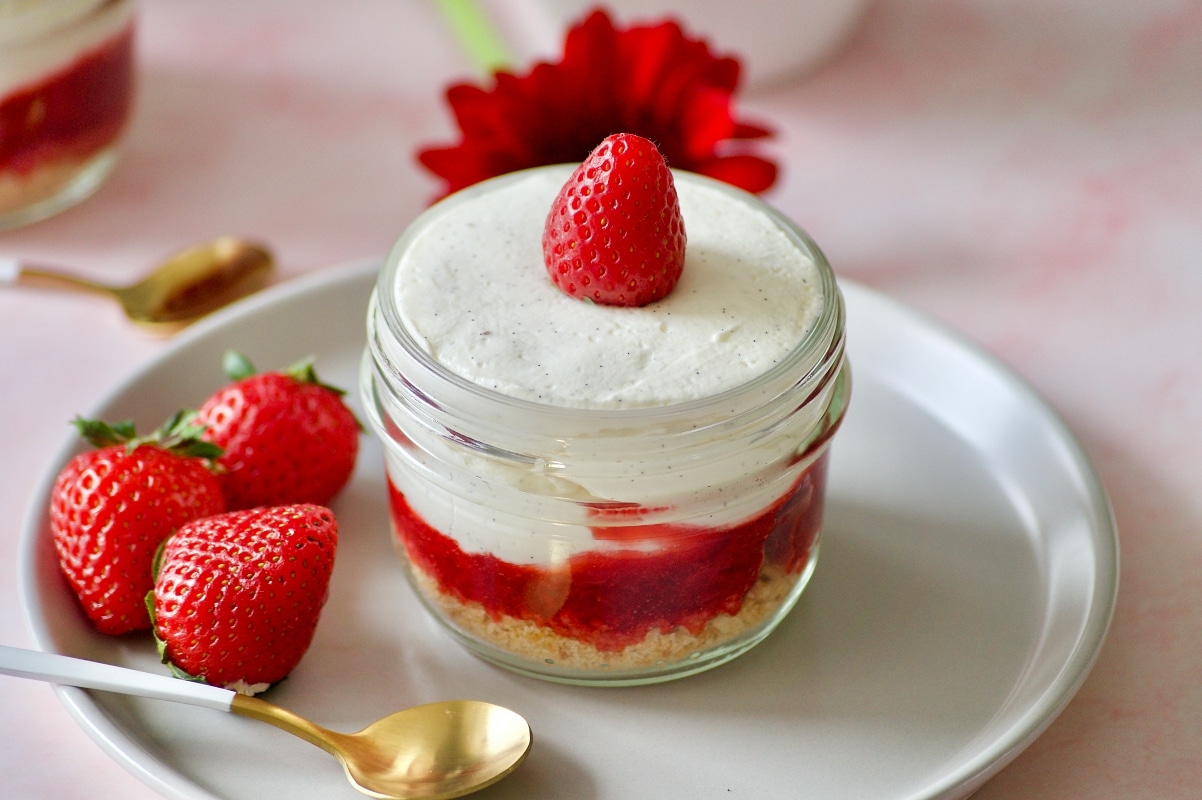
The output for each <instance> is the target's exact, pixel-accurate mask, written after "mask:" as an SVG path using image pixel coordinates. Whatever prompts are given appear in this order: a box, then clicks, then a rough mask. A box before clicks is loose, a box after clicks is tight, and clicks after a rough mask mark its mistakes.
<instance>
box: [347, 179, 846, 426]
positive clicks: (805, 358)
mask: <svg viewBox="0 0 1202 800" xmlns="http://www.w3.org/2000/svg"><path fill="white" fill-rule="evenodd" d="M547 169H560V170H565V179H566V177H567V174H568V171H570V170H571V169H574V166H573V165H553V166H550V167H534V168H531V169H526V170H520V171H517V172H513V173H508V174H505V175H501V176H498V177H494V178H490V179H488V180H485V181H482V182H480V183H478V184H475V185H473V186H470V187H468V188H466V189H462V190H460V191H459V192H456V193H455V194H453V195H450V196H448V197H446V198H444V199H442V200H440V201H439V202H437V203H435V204H434V205H432V206H431V207H430V208H428V209H426V210H425V211H424V212H423V213H422V214H420V215H419V216H418V217H417V218H416V219H415V220H414V221H413V222H412V223H410V225H409V226H408V227H407V228H406V230H405V231H404V232H403V233H402V235H401V236H400V238H399V239H397V241H396V243H395V244H394V245H393V247H392V248H391V250H390V251H389V253H388V256H387V258H386V259H385V262H384V266H383V268H382V269H381V270H380V274H379V277H378V279H377V283H376V287H375V290H374V292H373V295H372V303H371V304H372V308H373V313H371V314H370V315H369V321H371V320H374V317H375V316H376V314H375V313H374V311H376V310H378V312H379V314H380V315H381V316H382V317H383V321H384V323H385V329H386V330H385V331H380V330H379V328H378V327H377V326H375V325H374V324H372V325H371V327H372V328H373V330H371V331H370V332H369V337H368V339H369V342H368V344H369V347H370V348H371V349H372V353H373V356H374V357H375V358H376V361H377V364H379V363H380V362H381V361H383V362H385V363H384V365H385V366H387V367H388V368H389V371H390V372H392V373H393V377H397V378H401V377H404V379H405V380H406V382H408V383H411V384H414V385H416V386H417V387H419V388H420V387H421V386H422V385H424V383H425V382H424V381H423V380H421V378H427V379H430V380H433V381H434V382H436V383H437V384H439V385H442V386H445V387H446V388H449V389H451V390H452V391H455V392H457V393H463V394H464V395H465V396H469V397H474V398H480V399H486V400H487V402H488V403H490V404H492V405H493V407H496V408H498V409H499V410H502V411H503V412H504V413H505V414H513V415H519V416H525V415H537V416H538V417H539V418H540V419H541V421H542V422H543V423H546V422H554V420H556V419H560V420H564V421H567V420H578V419H580V417H581V416H582V415H583V416H587V418H588V419H590V420H592V421H594V422H597V423H599V424H602V425H606V426H611V425H612V426H620V427H626V426H628V425H637V426H643V425H655V424H656V423H657V422H660V421H666V420H669V419H672V420H677V419H679V418H680V417H681V416H694V415H700V416H704V415H706V414H707V413H710V412H713V411H717V410H722V411H723V416H724V417H726V418H730V417H731V416H732V408H733V409H735V411H734V415H738V414H739V413H740V412H743V411H746V410H749V407H748V402H747V400H746V398H748V397H749V396H751V397H763V398H764V401H765V402H768V401H770V400H771V399H772V398H774V397H776V396H778V395H779V394H781V393H782V392H785V391H788V390H789V389H791V388H793V387H794V386H796V385H797V384H799V383H804V382H806V381H809V380H811V379H814V378H816V377H820V375H821V374H823V373H827V372H829V371H830V366H831V365H834V364H838V363H839V362H840V361H841V358H842V351H843V343H844V335H843V327H844V318H845V313H846V311H845V307H844V303H843V298H842V295H841V293H840V292H839V289H838V284H837V282H836V279H835V276H834V272H833V270H832V269H831V267H830V264H829V262H828V261H827V259H826V256H825V254H823V252H822V250H821V249H820V248H819V247H818V245H817V244H816V243H815V242H814V240H813V239H812V238H810V236H809V234H807V233H806V232H805V231H804V230H803V229H802V228H801V227H800V226H798V225H797V224H796V223H795V222H793V221H792V220H790V219H789V218H788V217H786V216H784V214H782V213H781V212H780V211H778V210H777V209H776V208H774V207H772V206H771V205H769V204H768V203H766V202H764V201H763V200H761V199H760V198H758V197H756V196H755V195H753V194H750V193H749V192H746V191H744V190H742V189H739V188H737V187H734V186H732V185H730V184H727V183H723V182H721V181H718V180H715V179H713V178H709V177H707V176H703V175H698V174H696V173H685V172H683V171H681V170H674V171H673V172H674V174H676V175H678V176H680V175H682V174H683V175H688V179H689V180H694V181H698V182H701V183H702V184H705V185H708V186H711V187H713V188H716V189H718V190H720V191H722V192H726V193H730V194H733V195H736V196H738V197H740V198H741V199H742V200H744V201H746V202H749V203H751V204H753V205H754V206H756V207H757V208H758V209H759V210H761V211H762V212H763V213H765V214H766V215H768V216H769V218H771V219H772V220H773V222H774V223H775V224H776V225H778V226H779V228H780V230H781V231H782V232H783V233H784V234H785V235H786V236H787V237H788V238H789V239H790V240H791V241H792V242H793V243H794V244H796V245H797V246H798V247H799V248H800V249H801V250H802V251H803V252H804V253H806V254H807V255H808V256H809V257H810V258H811V259H812V260H813V262H814V264H815V266H816V267H817V273H818V278H819V286H820V288H821V292H822V297H823V307H822V310H821V312H820V314H819V315H818V318H817V319H816V320H815V321H814V324H813V325H812V326H811V327H810V328H809V330H808V331H806V333H805V335H804V336H803V337H802V338H801V340H800V341H799V342H798V343H797V344H796V345H795V346H794V347H793V348H792V349H791V350H790V351H789V352H788V353H787V354H786V356H785V357H783V358H781V359H780V360H779V361H778V362H777V363H776V364H774V365H773V366H771V367H770V368H768V369H767V370H765V371H764V372H762V373H760V374H759V375H756V376H754V377H752V378H750V379H748V380H747V381H744V382H742V383H739V384H737V385H735V386H732V387H729V388H727V389H724V390H722V391H719V392H716V393H714V394H711V395H707V396H704V397H699V398H694V399H690V400H686V401H682V402H678V403H668V404H663V405H654V406H641V407H633V408H629V407H624V408H592V407H587V408H586V407H576V406H561V405H553V404H549V403H542V402H539V401H536V400H530V399H527V398H521V397H514V396H512V395H508V394H505V393H503V392H500V391H498V390H495V389H492V388H489V387H486V386H482V385H480V384H478V383H476V382H474V381H472V380H471V379H469V378H466V377H464V376H462V375H459V374H458V373H455V372H453V371H452V370H450V369H448V368H447V367H445V366H444V365H443V364H441V363H440V362H439V361H438V360H437V359H435V358H434V357H433V356H431V355H430V354H429V353H428V352H427V351H426V350H425V348H423V347H421V346H420V345H419V344H418V341H417V340H416V338H415V337H414V336H413V335H412V334H411V333H410V332H409V330H408V328H407V327H406V325H405V324H404V322H403V320H402V318H401V314H400V311H399V309H398V307H397V302H396V296H395V292H394V291H392V287H393V286H394V284H395V281H396V277H397V272H398V270H399V267H400V263H401V260H402V256H403V254H404V253H405V252H406V250H407V248H408V247H409V245H410V243H411V241H412V240H413V239H414V238H415V237H416V236H418V235H420V233H421V231H422V230H423V229H424V228H425V227H426V226H427V224H428V223H429V222H430V221H431V220H433V219H435V218H437V217H439V216H441V215H443V214H445V213H447V212H448V209H449V208H452V207H454V205H458V204H459V203H462V202H465V201H468V200H470V199H472V198H474V197H476V196H478V195H480V194H483V193H486V192H489V191H492V190H494V189H496V188H497V187H498V186H502V185H505V184H507V183H511V182H516V181H520V180H522V179H523V178H525V177H527V176H528V175H529V174H530V173H533V172H538V171H544V170H547ZM382 335H386V336H388V337H389V338H390V339H391V340H392V341H393V342H394V343H395V344H398V345H400V347H401V350H402V352H403V353H404V354H405V356H406V357H407V358H409V359H411V360H412V362H413V365H414V366H416V367H418V368H419V369H420V370H421V371H422V372H423V373H424V374H423V375H422V376H412V375H403V373H402V371H401V370H399V369H397V368H396V367H395V365H390V364H388V359H387V357H386V355H385V353H384V352H383V350H382V347H381V344H382V343H381V342H379V341H378V337H379V336H382ZM799 373H800V377H799ZM815 373H818V375H815ZM759 405H761V403H759V402H754V403H752V404H751V405H750V408H755V407H758V406H759Z"/></svg>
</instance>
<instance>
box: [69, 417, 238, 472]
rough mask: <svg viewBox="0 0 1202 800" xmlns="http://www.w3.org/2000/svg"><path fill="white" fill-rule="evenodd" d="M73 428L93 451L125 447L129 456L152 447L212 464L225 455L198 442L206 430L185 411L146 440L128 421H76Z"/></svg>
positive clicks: (211, 446) (213, 447)
mask: <svg viewBox="0 0 1202 800" xmlns="http://www.w3.org/2000/svg"><path fill="white" fill-rule="evenodd" d="M72 424H73V425H74V426H75V428H76V430H78V431H79V435H80V436H82V437H83V438H84V439H85V440H87V442H88V443H89V444H91V445H92V446H93V447H112V446H114V445H122V444H123V445H125V449H126V452H129V453H132V452H133V451H134V450H137V449H138V448H139V447H141V446H142V445H153V446H155V447H159V448H162V449H163V450H168V451H170V452H172V453H175V454H176V455H181V456H188V457H191V458H199V459H203V460H205V461H214V460H216V459H218V458H220V457H221V454H222V453H223V452H224V451H223V450H222V449H221V447H219V446H218V445H215V444H213V443H212V442H207V441H205V440H204V439H202V438H201V436H202V435H203V434H204V432H205V426H204V425H201V424H199V423H198V422H197V421H196V412H195V411H193V410H191V409H184V410H180V411H177V412H175V413H174V414H173V415H172V416H171V418H170V419H168V420H167V421H166V422H164V423H163V424H162V425H161V426H159V428H158V429H156V430H155V431H154V432H153V433H151V434H149V435H147V436H138V434H137V429H136V428H135V426H134V423H133V422H132V421H130V420H126V421H123V422H114V423H109V422H105V421H103V420H98V419H84V418H83V417H76V418H75V419H74V420H72Z"/></svg>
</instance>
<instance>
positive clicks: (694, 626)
mask: <svg viewBox="0 0 1202 800" xmlns="http://www.w3.org/2000/svg"><path fill="white" fill-rule="evenodd" d="M825 483H826V457H825V456H823V457H822V458H820V459H819V460H818V461H816V462H815V463H814V464H813V466H811V467H810V468H809V469H808V470H807V471H806V472H805V473H803V474H802V476H801V477H800V478H799V479H798V481H797V483H796V484H795V485H794V486H793V488H792V489H791V490H790V491H789V492H787V493H786V494H785V495H784V496H783V497H782V498H781V499H780V500H778V501H776V502H775V503H773V504H772V505H771V506H770V507H768V508H767V509H765V510H764V511H763V512H762V513H760V514H759V515H757V516H756V517H754V518H752V519H750V520H747V521H746V522H743V523H741V524H739V525H735V526H733V527H728V528H722V529H714V530H704V529H700V528H696V527H689V526H684V525H649V526H639V527H637V528H635V529H633V531H636V532H637V538H638V539H639V540H640V541H642V542H646V541H648V540H651V541H654V542H656V543H657V545H659V546H658V547H656V548H655V549H652V550H643V549H639V550H636V549H630V550H608V549H606V550H591V551H586V552H583V553H579V554H577V555H574V556H572V557H571V558H570V559H569V560H568V562H567V564H566V566H559V567H556V568H554V569H552V568H548V567H542V566H534V565H528V564H512V563H509V562H506V561H502V560H501V559H499V558H497V557H496V556H493V555H490V554H487V553H466V552H464V551H463V550H462V549H461V548H460V547H459V545H458V544H456V543H455V541H454V540H453V539H451V538H450V537H448V536H445V535H444V534H442V533H441V532H439V531H437V530H435V529H434V528H432V527H431V526H429V525H427V524H426V522H425V521H424V520H422V519H421V518H420V517H419V516H418V515H417V514H416V513H415V512H414V511H413V509H412V508H411V507H410V506H409V503H408V502H407V501H406V500H405V497H404V495H403V494H402V493H401V492H400V491H399V490H398V489H397V488H396V487H395V486H394V485H393V484H392V483H391V481H390V482H389V499H390V502H391V507H392V519H393V523H394V525H395V527H396V531H397V534H398V536H399V537H400V540H401V542H402V543H403V544H404V546H405V551H406V552H407V553H408V555H409V558H410V559H411V560H412V561H413V563H414V565H415V566H417V567H418V568H420V569H421V570H422V571H424V572H426V573H427V574H429V575H430V576H431V577H433V578H435V579H436V580H437V581H438V584H439V586H441V587H442V590H443V591H444V592H447V593H449V594H450V595H452V596H453V597H455V598H457V599H458V600H459V601H460V602H464V603H467V602H475V603H479V604H480V605H482V606H483V607H484V609H485V610H486V611H487V612H488V614H489V616H491V617H492V618H493V619H500V618H501V617H503V616H510V617H516V618H518V619H523V620H528V621H532V622H535V623H537V624H540V625H543V626H546V627H548V628H550V629H551V630H552V631H554V632H555V633H557V634H559V635H560V636H566V637H570V638H572V639H577V640H580V641H584V642H587V643H589V644H591V645H592V646H594V647H596V648H597V649H598V650H601V651H606V652H618V651H621V650H623V649H624V648H626V647H628V646H630V645H633V644H637V643H638V642H641V641H642V640H643V639H644V637H646V635H647V633H648V632H650V631H652V630H659V631H661V632H663V633H669V632H671V631H672V630H674V629H676V628H678V627H681V628H684V629H685V630H688V631H689V632H690V633H692V634H694V635H696V634H698V633H700V632H701V629H702V628H703V627H704V626H705V624H706V623H707V622H708V621H709V620H711V619H713V618H714V617H716V616H718V615H719V614H731V615H733V614H737V613H738V612H739V609H740V608H741V606H742V604H743V598H744V597H745V596H746V595H747V592H748V590H750V589H751V587H752V586H753V585H754V584H755V581H756V579H757V578H758V577H759V574H760V570H761V568H762V567H763V566H764V564H765V563H771V564H776V565H778V566H779V567H781V568H783V569H784V570H785V571H786V572H788V573H792V574H797V573H800V572H801V570H802V569H803V568H804V567H805V565H806V563H807V561H808V560H809V555H810V551H811V549H812V548H813V546H814V542H815V540H816V539H817V536H818V531H819V529H820V528H821V526H822V511H823V498H824V496H825V491H824V488H825ZM593 532H594V536H595V537H596V538H597V539H614V538H617V537H615V534H617V535H620V538H621V539H625V540H629V539H630V538H631V534H632V529H631V528H621V527H597V528H594V529H593Z"/></svg>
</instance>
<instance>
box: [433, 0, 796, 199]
mask: <svg viewBox="0 0 1202 800" xmlns="http://www.w3.org/2000/svg"><path fill="white" fill-rule="evenodd" d="M739 72H740V65H739V62H738V61H737V60H736V59H734V58H726V57H718V56H715V55H714V54H713V53H711V52H710V49H709V45H708V44H707V43H706V42H705V41H703V40H700V39H690V38H689V37H687V36H686V35H685V34H684V32H683V31H682V30H681V27H680V25H679V24H678V23H676V22H675V21H673V20H670V19H669V20H665V21H663V22H659V23H656V24H651V25H638V26H633V27H630V28H627V29H625V30H618V29H616V28H615V27H614V25H613V22H612V21H611V20H610V18H609V17H608V16H607V15H606V14H605V13H604V12H603V11H594V12H593V13H591V14H589V15H588V16H586V17H585V18H584V19H583V20H582V21H581V22H580V23H578V24H577V25H575V26H573V27H572V28H571V29H570V30H569V31H568V32H567V35H566V37H565V39H564V52H563V58H562V59H561V60H560V61H559V62H558V63H542V64H537V65H535V66H534V67H533V68H532V69H531V70H530V72H529V73H528V74H527V75H524V76H518V75H513V74H510V73H505V72H498V73H497V74H496V75H495V76H494V80H495V83H494V86H493V88H492V89H491V90H485V89H483V88H481V87H478V86H471V85H468V84H458V85H455V86H451V87H450V88H449V89H447V92H446V99H447V103H448V104H449V105H450V107H451V111H452V113H453V114H454V116H455V121H456V123H457V124H458V126H459V130H460V133H461V137H462V138H461V140H460V142H459V143H458V144H453V145H443V146H436V147H428V148H425V149H423V150H421V151H419V153H418V160H419V162H420V163H421V164H422V165H423V166H424V167H426V169H428V170H430V171H431V172H432V173H434V174H435V175H437V176H439V177H440V178H442V179H443V181H444V187H443V190H444V192H446V193H450V192H453V191H457V190H459V189H462V188H464V187H466V186H470V185H471V184H473V183H476V182H478V181H481V180H485V179H486V178H491V177H494V176H496V175H501V174H505V173H507V172H512V171H514V170H519V169H525V168H528V167H535V166H541V165H543V164H562V163H579V162H581V161H582V160H584V158H585V157H587V155H588V154H589V153H590V152H591V151H592V149H593V148H594V147H595V146H596V145H597V144H598V143H599V142H600V141H601V140H602V139H604V138H605V137H606V136H609V135H610V134H613V133H620V132H627V133H634V134H638V135H640V136H643V137H646V138H648V139H651V140H652V141H654V142H655V143H656V145H657V146H658V147H659V149H660V152H662V153H663V154H664V157H665V159H667V161H668V163H669V164H670V165H671V166H673V167H674V168H677V169H685V170H691V171H694V172H701V173H703V174H707V175H711V176H713V177H716V178H718V179H719V180H725V181H728V182H730V183H733V184H735V185H737V186H741V187H743V188H745V189H748V190H749V191H754V192H760V191H764V190H765V189H767V188H768V187H770V186H771V185H772V183H773V182H774V181H775V179H776V166H775V165H774V164H772V163H771V162H770V161H767V160H766V159H764V158H761V157H759V156H755V155H753V154H750V153H746V152H740V153H739V154H738V155H728V154H722V153H721V151H722V149H723V147H724V146H725V144H726V143H727V142H729V141H731V140H747V139H759V138H764V137H767V136H770V135H771V131H770V130H769V129H767V128H765V127H762V126H759V125H756V124H753V123H749V122H746V121H743V120H738V119H735V118H734V116H733V112H732V101H733V97H734V93H735V90H736V89H737V87H738V83H739ZM740 149H741V151H742V150H745V148H740Z"/></svg>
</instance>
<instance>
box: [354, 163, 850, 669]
mask: <svg viewBox="0 0 1202 800" xmlns="http://www.w3.org/2000/svg"><path fill="white" fill-rule="evenodd" d="M570 172H571V167H562V168H561V167H547V168H540V169H535V170H528V171H525V172H519V173H514V174H512V175H507V176H503V177H500V178H495V179H493V180H490V181H486V182H484V183H482V184H478V185H477V186H474V187H471V188H469V189H466V190H464V191H462V192H459V193H458V194H455V195H453V196H451V197H449V198H447V199H445V200H443V201H442V202H440V203H438V204H437V205H435V206H433V207H431V208H430V209H429V210H428V211H427V212H426V213H425V214H423V215H422V216H421V217H419V218H418V219H417V220H416V221H415V222H414V223H413V224H412V225H411V226H410V227H409V229H408V230H406V231H405V233H404V234H403V235H402V236H401V238H400V239H399V240H398V242H397V244H396V245H395V247H394V248H393V249H392V251H391V252H390V254H389V256H388V258H387V260H386V262H385V265H384V267H383V269H382V270H381V273H380V278H379V282H378V285H377V287H376V290H375V292H374V295H373V298H372V302H371V305H370V308H369V311H368V348H367V351H366V353H365V357H364V365H363V370H362V382H361V391H362V393H363V397H364V405H365V407H366V408H367V413H368V416H369V418H370V420H371V425H372V427H373V428H374V430H375V431H376V433H377V434H378V435H379V436H380V438H381V439H382V440H383V443H384V452H385V462H386V472H387V475H388V484H389V485H388V491H389V499H390V508H391V513H392V523H393V525H392V528H393V531H392V535H393V536H394V539H395V543H396V546H397V549H398V550H399V552H400V554H401V557H402V560H403V562H404V564H405V568H406V572H407V574H408V577H409V579H410V582H411V584H412V586H413V588H414V590H415V591H416V593H417V595H418V596H419V597H420V598H421V600H422V601H423V603H424V604H425V606H426V607H427V608H428V609H429V611H430V612H431V613H432V614H433V615H434V616H435V617H436V618H437V619H438V620H440V621H441V622H442V623H443V624H444V625H445V627H446V628H447V629H448V630H449V631H450V632H451V633H452V634H453V635H454V636H455V637H456V638H457V639H458V640H459V641H460V642H462V643H463V644H464V645H466V646H467V647H468V648H469V649H471V650H472V651H473V652H475V653H476V654H477V655H479V656H482V657H483V658H485V659H487V660H489V661H491V662H494V663H496V664H499V665H502V666H504V667H508V668H510V669H512V670H515V671H517V672H520V673H524V674H527V675H533V676H537V677H542V678H547V679H550V680H556V681H561V682H568V683H581V684H607V685H623V684H638V683H648V682H654V681H661V680H667V679H671V678H676V677H680V676H684V675H688V674H692V673H695V672H698V671H701V670H704V669H708V668H710V667H714V666H716V665H718V664H721V663H724V662H726V661H728V660H730V659H732V658H734V657H736V656H738V655H739V654H741V653H743V652H745V651H746V650H748V649H749V648H751V647H752V646H753V645H755V644H756V643H757V642H759V641H761V640H762V639H763V638H764V637H765V636H767V635H768V634H769V632H771V631H772V629H773V628H774V627H776V625H777V624H778V623H779V622H780V621H781V620H782V619H783V618H784V617H785V615H786V614H787V613H788V611H789V610H790V608H792V606H793V605H794V604H795V603H796V601H797V599H798V597H799V596H800V594H801V593H802V590H803V589H804V587H805V585H806V582H807V581H808V579H809V577H810V574H811V572H812V571H813V569H814V567H815V563H816V559H817V556H818V542H819V535H820V530H821V526H822V514H823V504H824V496H825V477H826V464H827V451H828V447H829V445H830V442H831V437H832V436H833V434H834V433H835V431H836V429H837V428H838V426H839V423H840V421H841V420H842V418H843V413H844V410H845V408H846V405H847V401H848V393H849V378H848V370H847V366H846V363H845V359H844V307H843V302H842V298H841V296H840V294H839V291H838V288H837V286H836V284H835V279H834V276H833V275H832V273H831V270H830V267H829V265H828V264H827V262H826V260H825V258H824V257H823V255H822V253H821V251H820V250H819V249H818V247H817V246H816V245H815V244H814V243H813V242H812V241H811V240H810V239H809V238H808V237H807V236H806V235H805V234H804V233H803V232H802V231H801V230H800V229H798V228H797V227H796V226H795V225H794V224H793V223H791V222H790V221H789V220H787V219H786V218H784V217H783V216H781V215H780V214H779V213H777V212H776V211H774V210H773V209H771V208H770V207H769V206H767V205H765V204H763V203H762V202H761V201H759V200H758V199H756V198H755V197H753V196H751V195H748V194H746V193H744V192H742V191H740V190H738V189H734V188H732V187H730V186H727V185H725V184H721V183H717V182H715V181H712V180H709V179H707V178H702V177H699V176H696V175H691V174H688V173H676V174H675V178H676V185H677V190H678V193H679V195H680V202H681V209H682V214H683V216H684V223H685V228H686V231H687V235H688V249H687V254H686V261H685V267H684V273H683V274H682V277H681V280H680V283H679V284H678V285H677V286H676V288H675V289H674V291H673V292H672V293H671V294H670V295H669V296H668V297H666V298H664V299H663V300H661V301H658V302H656V303H652V304H650V305H648V306H644V307H642V308H619V307H612V306H600V305H594V304H590V303H584V302H581V301H579V300H576V299H573V298H570V297H568V296H566V295H564V294H562V293H560V292H559V290H558V289H556V288H555V287H554V286H553V285H552V283H551V281H550V279H549V278H548V276H547V274H546V271H545V269H544V267H543V265H542V255H541V244H540V241H541V234H542V228H543V221H544V219H545V217H546V214H547V210H548V209H549V208H550V205H551V201H552V199H553V198H554V196H555V194H556V193H557V191H558V190H559V187H560V186H561V185H562V184H563V182H564V180H565V179H566V178H567V177H568V175H569V174H570Z"/></svg>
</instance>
